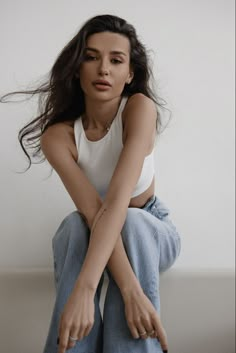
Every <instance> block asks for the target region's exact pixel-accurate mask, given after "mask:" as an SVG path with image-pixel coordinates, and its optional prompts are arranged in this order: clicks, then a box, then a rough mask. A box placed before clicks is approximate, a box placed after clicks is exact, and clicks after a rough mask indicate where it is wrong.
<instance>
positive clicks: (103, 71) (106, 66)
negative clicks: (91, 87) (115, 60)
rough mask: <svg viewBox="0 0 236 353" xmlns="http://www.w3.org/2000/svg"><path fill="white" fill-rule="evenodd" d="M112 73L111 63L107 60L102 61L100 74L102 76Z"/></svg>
mask: <svg viewBox="0 0 236 353" xmlns="http://www.w3.org/2000/svg"><path fill="white" fill-rule="evenodd" d="M109 73H110V69H109V64H108V63H107V62H105V61H101V65H100V66H99V74H100V75H102V76H107V75H109Z"/></svg>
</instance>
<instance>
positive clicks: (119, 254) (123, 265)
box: [79, 202, 141, 296]
mask: <svg viewBox="0 0 236 353" xmlns="http://www.w3.org/2000/svg"><path fill="white" fill-rule="evenodd" d="M101 205H102V202H101V203H100V205H98V206H97V207H98V209H97V210H96V209H95V210H94V211H93V212H91V213H90V215H87V217H86V222H87V225H88V227H89V228H90V229H92V225H93V224H94V219H95V216H96V215H97V213H98V211H99V209H100V208H101ZM91 240H92V234H91ZM102 240H103V244H105V245H106V243H105V241H104V239H102ZM109 240H110V236H109ZM93 241H94V239H93ZM99 242H100V240H99ZM105 247H106V246H105ZM90 250H91V248H90ZM101 251H102V252H103V250H101ZM96 253H97V254H99V250H98V249H96ZM86 260H88V259H86ZM90 260H91V261H90V262H91V264H92V265H93V266H92V268H91V271H92V272H94V270H95V264H94V261H93V260H92V258H91V257H90ZM98 262H100V261H99V260H98V258H97V255H96V266H97V263H98ZM87 264H88V265H89V261H88V262H87ZM106 265H107V267H108V269H109V271H110V272H111V274H112V276H113V278H114V280H115V282H116V284H117V285H118V287H119V288H120V290H121V293H122V295H123V296H124V295H125V293H126V292H128V291H130V290H131V289H132V290H140V289H141V287H140V284H139V282H138V280H137V278H136V276H135V274H134V272H133V269H132V267H131V265H130V263H129V260H128V257H127V254H126V252H125V249H124V245H123V241H122V237H121V234H119V236H118V239H117V240H116V243H115V245H114V248H113V251H112V252H111V255H110V258H109V260H108V262H107V263H106V264H105V266H106ZM103 266H104V262H103V265H102V264H101V267H100V269H101V268H102V267H103ZM89 267H90V266H88V267H87V266H86V263H85V264H84V266H83V269H82V270H84V271H85V272H86V273H87V274H88V276H89V278H91V286H93V285H95V282H94V281H96V279H95V278H96V276H94V273H91V277H90V274H89ZM97 270H98V269H97ZM85 272H82V274H81V276H83V274H85ZM81 276H80V277H79V283H81V280H82V279H83V278H81ZM98 276H99V272H98V275H97V278H98ZM99 278H100V277H99ZM94 289H95V288H94Z"/></svg>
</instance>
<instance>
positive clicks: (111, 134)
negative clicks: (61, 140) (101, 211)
mask: <svg viewBox="0 0 236 353" xmlns="http://www.w3.org/2000/svg"><path fill="white" fill-rule="evenodd" d="M127 100H128V98H127V97H123V98H122V100H121V103H120V106H119V109H118V111H117V114H116V116H115V118H114V120H113V122H112V124H111V126H110V129H109V131H108V132H107V134H106V135H105V136H104V137H103V138H101V139H100V140H98V141H90V140H88V139H87V137H86V134H85V131H84V128H83V124H82V119H81V117H79V118H78V119H77V120H76V121H75V124H74V134H75V142H76V147H77V151H78V161H77V163H78V165H79V166H80V168H81V169H82V170H83V171H84V173H85V175H86V176H87V178H88V179H89V181H90V182H91V184H92V185H93V186H94V187H95V189H96V190H97V192H98V193H99V195H100V197H101V198H102V199H104V198H105V196H106V192H107V189H108V186H109V183H110V181H111V178H112V175H113V172H114V170H115V167H116V165H117V162H118V159H119V156H120V153H121V150H122V148H123V143H122V135H123V126H122V111H123V109H124V107H125V104H126V102H127ZM154 173H155V168H154V150H153V151H152V152H151V153H150V154H149V155H148V156H146V157H145V159H144V163H143V168H142V171H141V174H140V177H139V180H138V182H137V184H136V186H135V188H134V190H133V193H132V197H135V196H137V195H140V194H141V193H142V192H144V191H145V190H147V188H148V187H149V186H150V185H151V182H152V179H153V176H154Z"/></svg>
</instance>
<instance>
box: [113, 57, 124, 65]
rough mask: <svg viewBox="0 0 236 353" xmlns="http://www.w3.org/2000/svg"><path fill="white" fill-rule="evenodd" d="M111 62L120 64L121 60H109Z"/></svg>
mask: <svg viewBox="0 0 236 353" xmlns="http://www.w3.org/2000/svg"><path fill="white" fill-rule="evenodd" d="M111 62H112V63H113V64H122V61H121V60H119V59H115V58H114V59H111Z"/></svg>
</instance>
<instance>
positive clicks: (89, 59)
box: [84, 55, 97, 61]
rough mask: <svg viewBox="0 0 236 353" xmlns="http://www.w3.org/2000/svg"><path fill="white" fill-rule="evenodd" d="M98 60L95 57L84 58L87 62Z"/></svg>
mask: <svg viewBox="0 0 236 353" xmlns="http://www.w3.org/2000/svg"><path fill="white" fill-rule="evenodd" d="M96 59H97V57H96V56H94V55H85V57H84V60H86V61H93V60H96Z"/></svg>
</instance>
